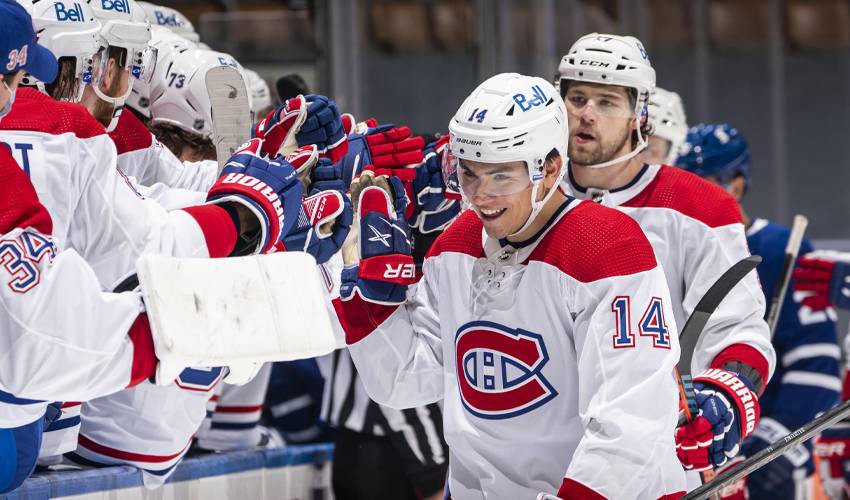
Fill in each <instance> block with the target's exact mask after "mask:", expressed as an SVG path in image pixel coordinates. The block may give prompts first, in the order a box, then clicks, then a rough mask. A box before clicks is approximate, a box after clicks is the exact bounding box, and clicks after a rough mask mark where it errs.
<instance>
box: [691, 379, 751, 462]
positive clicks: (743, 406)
mask: <svg viewBox="0 0 850 500" xmlns="http://www.w3.org/2000/svg"><path fill="white" fill-rule="evenodd" d="M753 387H754V386H753V383H752V382H750V381H749V380H748V379H747V377H745V376H744V375H739V374H737V373H734V372H730V371H727V370H723V369H719V368H711V369H709V370H706V371H705V372H703V373H702V374H701V375H700V376H698V377H696V378H694V389H695V392H696V399H697V406H698V407H699V413H698V415H697V417H696V418H694V420H693V421H691V422H689V423H688V424H686V425H683V426H682V427H679V428H678V429H677V430H676V452H677V454H678V455H679V460H680V461H681V462H682V465H683V466H684V467H685V469H688V470H691V469H695V470H698V471H704V470H708V469H710V468H712V467H720V466H722V465H724V464H725V463H726V462H727V461H728V460H729V459H730V458H732V457H734V456H735V455H737V454H738V451H739V449H740V444H741V442H742V441H743V440H744V439H746V438H747V437H748V436H749V435H750V434H752V433H753V431H754V430H755V427H756V424H757V423H758V418H759V404H758V396H757V395H756V393H755V391H754V390H753Z"/></svg>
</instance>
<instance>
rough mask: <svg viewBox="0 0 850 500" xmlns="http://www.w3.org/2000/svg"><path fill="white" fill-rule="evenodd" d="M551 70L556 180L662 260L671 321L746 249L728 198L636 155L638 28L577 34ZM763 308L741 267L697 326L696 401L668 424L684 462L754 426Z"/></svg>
mask: <svg viewBox="0 0 850 500" xmlns="http://www.w3.org/2000/svg"><path fill="white" fill-rule="evenodd" d="M559 72H560V76H561V80H560V91H561V96H562V97H563V98H564V102H565V103H566V107H567V111H568V113H569V116H570V131H569V151H570V164H569V166H568V168H567V175H566V176H565V178H564V182H563V184H562V187H563V189H564V190H565V191H566V193H567V194H569V195H572V196H576V197H578V198H583V199H592V200H594V201H598V202H600V203H602V204H603V205H606V206H610V207H617V208H618V209H619V210H621V211H622V212H625V213H627V214H629V215H630V216H631V217H632V218H634V219H635V220H636V221H638V223H639V224H640V226H641V228H642V229H643V230H644V232H645V233H646V235H647V237H648V238H649V241H650V242H651V243H652V246H653V249H654V250H655V254H656V255H657V257H658V261H659V262H660V264H661V266H662V267H663V268H664V273H665V275H666V276H667V284H668V285H669V287H670V293H671V295H672V297H673V304H672V310H673V312H674V315H675V318H676V322H677V324H680V325H683V324H684V323H685V321H686V319H687V318H688V316H689V315H690V314H691V312H692V311H693V308H694V306H695V305H696V304H697V302H698V301H699V299H700V298H702V296H703V294H704V293H705V292H706V290H707V289H708V288H709V287H710V286H711V285H712V284H713V283H714V282H715V281H716V280H717V278H718V277H719V276H720V275H721V274H722V273H723V272H724V271H725V270H726V269H728V268H729V267H731V266H732V265H733V264H734V263H735V262H737V261H738V260H740V259H742V258H744V257H746V256H747V255H749V251H748V249H747V246H746V238H745V235H744V225H743V223H742V220H741V214H740V210H739V209H738V205H737V203H736V202H735V199H734V198H732V197H731V196H730V195H729V194H727V193H725V192H724V191H723V190H722V189H721V188H719V187H718V186H715V185H713V184H712V183H710V182H708V181H705V180H702V179H700V178H699V177H698V176H695V175H693V174H690V173H688V172H685V171H684V170H681V169H677V168H674V167H670V166H665V165H646V164H644V163H643V162H642V161H641V160H640V158H639V156H638V155H639V154H640V152H641V151H642V150H643V149H644V148H645V147H646V145H647V137H648V135H649V133H650V131H651V128H652V124H651V123H650V122H649V121H648V120H647V101H648V99H649V96H650V95H651V94H652V91H653V89H654V88H655V70H654V69H653V68H652V65H651V64H650V61H649V57H648V55H647V53H646V50H644V48H643V45H642V44H641V43H640V41H639V40H637V39H636V38H633V37H628V36H626V37H624V36H617V35H602V34H596V33H594V34H590V35H586V36H584V37H582V38H580V39H579V40H578V41H577V42H576V43H575V44H574V45H573V46H572V48H570V51H569V53H568V54H567V55H565V56H564V57H563V58H562V59H561V64H560V67H559ZM764 309H765V301H764V294H763V293H762V291H761V288H760V286H759V283H758V279H757V278H756V276H754V275H753V274H750V275H748V276H747V277H745V278H744V280H743V281H742V283H740V284H739V285H738V286H736V287H735V288H734V289H733V290H732V291H731V293H730V294H729V297H728V298H727V299H725V300H724V301H723V302H722V303H721V304H720V306H719V307H718V308H717V310H716V311H714V313H713V315H712V316H711V319H710V320H709V321H708V324H707V325H706V327H705V329H704V331H703V332H702V335H701V337H700V339H699V342H698V343H697V346H696V350H695V354H694V357H693V360H692V362H691V366H692V367H693V373H694V375H695V379H694V381H695V386H696V390H697V403H698V405H699V408H700V411H699V414H698V416H697V417H696V418H695V419H694V421H693V422H691V423H690V424H688V425H686V426H684V427H682V428H680V429H678V431H677V432H676V441H677V446H678V450H679V458H680V459H681V461H682V464H683V465H684V466H685V467H686V468H688V469H696V470H705V469H708V468H710V467H712V466H720V465H723V464H725V463H726V462H727V460H728V459H729V458H731V457H733V456H735V455H736V454H737V452H738V449H739V447H740V443H741V442H742V441H743V439H744V438H746V437H747V436H749V435H750V434H751V433H752V432H753V431H754V430H755V428H756V424H757V423H758V413H759V412H758V403H757V395H759V394H761V393H762V391H763V389H764V385H765V384H766V383H767V381H768V380H769V379H770V375H771V373H772V371H773V366H774V361H775V355H774V352H773V348H772V347H771V344H770V334H769V332H768V328H767V324H766V323H765V322H764V320H763V319H762V318H763V317H764Z"/></svg>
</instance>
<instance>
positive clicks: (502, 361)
mask: <svg viewBox="0 0 850 500" xmlns="http://www.w3.org/2000/svg"><path fill="white" fill-rule="evenodd" d="M455 352H456V356H457V357H456V369H457V381H458V386H459V388H460V396H461V402H462V403H463V406H464V408H466V410H467V411H469V412H470V413H472V414H473V415H475V416H477V417H481V418H487V419H506V418H511V417H516V416H519V415H522V414H524V413H527V412H529V411H532V410H534V409H535V408H538V407H540V406H542V405H544V404H546V403H548V402H549V401H551V400H552V399H553V398H554V397H555V396H557V395H558V392H557V391H556V390H555V388H554V387H552V385H551V384H550V383H549V381H548V380H546V378H545V377H544V376H543V374H542V369H543V367H544V366H545V365H546V363H547V362H548V361H549V355H548V353H547V352H546V346H545V344H544V343H543V337H542V336H540V335H538V334H536V333H532V332H528V331H525V330H521V329H514V328H508V327H506V326H503V325H500V324H498V323H493V322H490V321H472V322H470V323H467V324H465V325H463V326H461V327H460V328H459V329H458V332H457V334H456V335H455Z"/></svg>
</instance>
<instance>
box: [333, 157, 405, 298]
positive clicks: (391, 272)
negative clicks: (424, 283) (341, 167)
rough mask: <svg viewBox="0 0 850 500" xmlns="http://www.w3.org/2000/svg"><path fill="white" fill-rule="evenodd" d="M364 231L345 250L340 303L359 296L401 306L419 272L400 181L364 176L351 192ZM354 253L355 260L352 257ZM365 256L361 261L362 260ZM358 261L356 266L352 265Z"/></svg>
mask: <svg viewBox="0 0 850 500" xmlns="http://www.w3.org/2000/svg"><path fill="white" fill-rule="evenodd" d="M351 198H352V200H353V203H354V205H355V214H356V217H357V221H358V222H359V224H358V227H359V230H353V231H352V233H353V234H354V237H353V238H352V237H351V236H349V241H347V242H346V244H347V245H351V244H352V243H353V244H355V245H356V248H354V249H353V250H352V249H351V248H350V247H349V248H347V249H344V250H343V258H344V260H345V262H346V264H347V265H346V267H345V269H343V271H342V284H341V286H340V297H342V299H343V300H347V299H349V298H351V296H352V295H353V294H354V293H355V292H357V293H359V295H360V296H361V297H362V298H363V299H364V300H366V301H369V302H376V303H379V304H386V305H391V304H401V303H402V302H404V301H405V299H406V294H407V287H408V285H410V284H412V283H414V282H415V277H416V272H415V268H414V265H413V257H411V250H410V241H409V238H410V228H409V226H408V225H407V222H406V221H405V220H404V215H403V214H404V208H405V204H406V196H405V194H404V188H403V187H402V186H401V182H399V180H398V179H397V178H394V177H391V178H389V179H387V178H386V177H373V176H372V175H370V174H364V175H363V176H361V177H360V178H359V179H358V180H357V181H356V182H355V183H354V184H352V187H351ZM352 253H353V255H352ZM358 254H359V255H358ZM352 260H353V261H354V262H356V265H349V264H350V263H351V262H352Z"/></svg>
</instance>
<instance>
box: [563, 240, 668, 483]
mask: <svg viewBox="0 0 850 500" xmlns="http://www.w3.org/2000/svg"><path fill="white" fill-rule="evenodd" d="M604 253H605V252H603V254H604ZM573 286H574V288H575V291H574V292H573V293H572V294H571V295H573V298H572V299H570V304H569V306H568V307H569V309H570V310H572V311H580V312H579V313H578V315H577V316H576V317H575V320H574V332H575V339H574V341H575V349H576V354H577V361H578V374H579V387H578V400H579V415H580V416H581V422H582V425H583V437H582V439H581V441H580V442H579V445H578V447H577V449H576V451H575V454H574V455H573V457H572V460H571V461H570V465H569V468H568V469H567V471H566V476H565V479H564V482H563V485H562V487H561V489H560V490H559V496H560V497H561V498H603V497H604V498H627V497H628V498H631V497H635V496H637V497H641V498H643V497H646V498H659V497H663V496H664V495H666V494H668V493H675V492H677V491H680V490H684V484H681V485H679V484H670V481H671V480H673V479H675V475H673V476H671V477H667V476H668V474H666V473H665V470H667V471H669V470H671V469H670V467H671V466H672V467H680V465H679V464H678V463H674V462H671V461H675V460H676V455H675V452H674V451H673V450H674V448H675V445H674V443H673V431H674V428H675V424H676V416H677V413H678V411H677V410H678V392H677V391H678V389H677V387H676V383H675V380H674V377H673V369H674V367H675V365H676V361H677V360H678V357H679V344H678V331H677V329H676V324H675V320H674V317H673V311H672V309H671V307H670V304H671V302H670V293H669V291H668V288H667V284H666V281H665V277H664V274H663V272H662V271H661V268H660V267H658V266H655V267H653V268H652V269H650V270H648V271H643V272H639V273H635V274H630V275H627V276H615V277H611V278H606V279H602V280H598V281H595V282H591V283H578V284H575V285H573ZM671 464H672V465H671ZM673 470H675V469H673ZM612 477H616V478H619V479H617V480H612V479H611V478H612Z"/></svg>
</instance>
